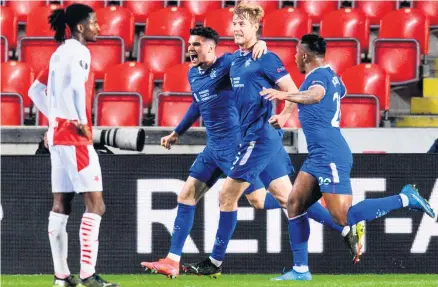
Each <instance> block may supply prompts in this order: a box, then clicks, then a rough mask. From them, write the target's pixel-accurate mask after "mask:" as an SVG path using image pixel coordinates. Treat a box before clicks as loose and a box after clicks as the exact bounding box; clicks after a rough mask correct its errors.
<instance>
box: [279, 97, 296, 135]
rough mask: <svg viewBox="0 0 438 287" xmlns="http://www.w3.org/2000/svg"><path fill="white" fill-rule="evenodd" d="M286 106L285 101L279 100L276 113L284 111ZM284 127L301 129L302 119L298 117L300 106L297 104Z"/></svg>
mask: <svg viewBox="0 0 438 287" xmlns="http://www.w3.org/2000/svg"><path fill="white" fill-rule="evenodd" d="M284 106H285V101H277V103H276V109H275V110H276V113H277V114H279V113H281V111H283V109H284ZM284 128H295V129H299V128H301V123H300V119H299V118H298V106H297V105H295V109H294V110H293V111H292V114H291V116H290V117H289V118H288V119H287V121H286V123H285V124H284Z"/></svg>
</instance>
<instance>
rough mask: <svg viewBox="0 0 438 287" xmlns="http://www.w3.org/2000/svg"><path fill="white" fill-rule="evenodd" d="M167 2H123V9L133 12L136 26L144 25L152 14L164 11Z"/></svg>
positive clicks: (125, 0)
mask: <svg viewBox="0 0 438 287" xmlns="http://www.w3.org/2000/svg"><path fill="white" fill-rule="evenodd" d="M165 2H166V1H163V0H161V1H137V0H135V1H130V0H128V1H127V0H124V1H122V5H123V7H126V8H128V9H129V10H131V12H132V14H134V17H135V24H136V25H144V24H145V22H146V19H147V17H148V16H149V14H150V13H152V12H155V11H157V10H160V9H163V8H164V4H165Z"/></svg>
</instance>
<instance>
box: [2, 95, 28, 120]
mask: <svg viewBox="0 0 438 287" xmlns="http://www.w3.org/2000/svg"><path fill="white" fill-rule="evenodd" d="M0 102H1V122H0V125H1V126H20V125H22V124H23V122H22V120H23V118H22V117H23V103H22V99H21V97H20V96H19V95H13V94H12V95H5V94H1V95H0Z"/></svg>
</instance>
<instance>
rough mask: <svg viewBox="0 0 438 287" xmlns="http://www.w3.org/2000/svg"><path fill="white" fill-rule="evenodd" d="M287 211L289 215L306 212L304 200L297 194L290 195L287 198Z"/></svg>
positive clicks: (293, 215)
mask: <svg viewBox="0 0 438 287" xmlns="http://www.w3.org/2000/svg"><path fill="white" fill-rule="evenodd" d="M287 211H288V215H289V217H295V216H298V215H300V214H303V213H304V212H305V209H304V202H303V201H302V200H300V199H299V198H297V197H295V196H290V195H289V197H288V199H287Z"/></svg>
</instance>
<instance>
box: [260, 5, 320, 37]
mask: <svg viewBox="0 0 438 287" xmlns="http://www.w3.org/2000/svg"><path fill="white" fill-rule="evenodd" d="M311 32H312V19H311V18H310V17H309V15H308V14H307V13H306V12H304V11H303V10H300V9H296V8H284V9H281V10H277V11H275V12H272V13H271V14H269V15H266V16H265V18H264V19H263V31H262V35H263V37H289V38H296V39H301V37H302V36H304V35H305V34H309V33H311Z"/></svg>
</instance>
